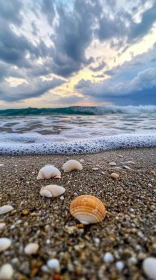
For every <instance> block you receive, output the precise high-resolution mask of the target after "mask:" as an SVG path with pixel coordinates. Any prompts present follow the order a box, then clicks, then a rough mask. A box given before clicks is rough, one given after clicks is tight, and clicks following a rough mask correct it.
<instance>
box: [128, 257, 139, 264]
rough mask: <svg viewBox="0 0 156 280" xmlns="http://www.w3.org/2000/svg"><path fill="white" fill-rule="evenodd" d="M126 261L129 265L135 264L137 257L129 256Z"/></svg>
mask: <svg viewBox="0 0 156 280" xmlns="http://www.w3.org/2000/svg"><path fill="white" fill-rule="evenodd" d="M128 263H129V265H131V264H136V263H137V258H136V257H131V258H129V259H128Z"/></svg>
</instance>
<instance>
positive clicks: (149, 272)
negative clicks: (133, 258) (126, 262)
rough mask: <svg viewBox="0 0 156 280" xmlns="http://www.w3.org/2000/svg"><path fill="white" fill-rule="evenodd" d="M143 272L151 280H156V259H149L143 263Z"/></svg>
mask: <svg viewBox="0 0 156 280" xmlns="http://www.w3.org/2000/svg"><path fill="white" fill-rule="evenodd" d="M142 268H143V271H144V273H145V275H146V276H147V277H149V278H150V279H151V280H156V258H153V257H149V258H147V259H145V260H144V261H143V264H142Z"/></svg>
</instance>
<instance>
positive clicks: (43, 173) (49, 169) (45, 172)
mask: <svg viewBox="0 0 156 280" xmlns="http://www.w3.org/2000/svg"><path fill="white" fill-rule="evenodd" d="M50 178H58V179H60V178H61V172H60V170H58V168H56V167H55V166H53V165H45V166H44V167H42V168H41V169H40V171H39V173H38V176H37V179H50Z"/></svg>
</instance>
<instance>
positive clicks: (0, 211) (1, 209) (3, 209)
mask: <svg viewBox="0 0 156 280" xmlns="http://www.w3.org/2000/svg"><path fill="white" fill-rule="evenodd" d="M13 209H14V208H13V207H12V206H11V205H3V206H2V207H0V215H2V214H5V213H8V212H10V211H12V210H13Z"/></svg>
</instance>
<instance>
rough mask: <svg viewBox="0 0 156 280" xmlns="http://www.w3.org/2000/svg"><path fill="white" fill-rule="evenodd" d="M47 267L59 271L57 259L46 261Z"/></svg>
mask: <svg viewBox="0 0 156 280" xmlns="http://www.w3.org/2000/svg"><path fill="white" fill-rule="evenodd" d="M47 266H48V267H49V268H51V269H53V270H54V271H57V272H59V271H60V263H59V261H58V260H57V259H50V260H49V261H47Z"/></svg>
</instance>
